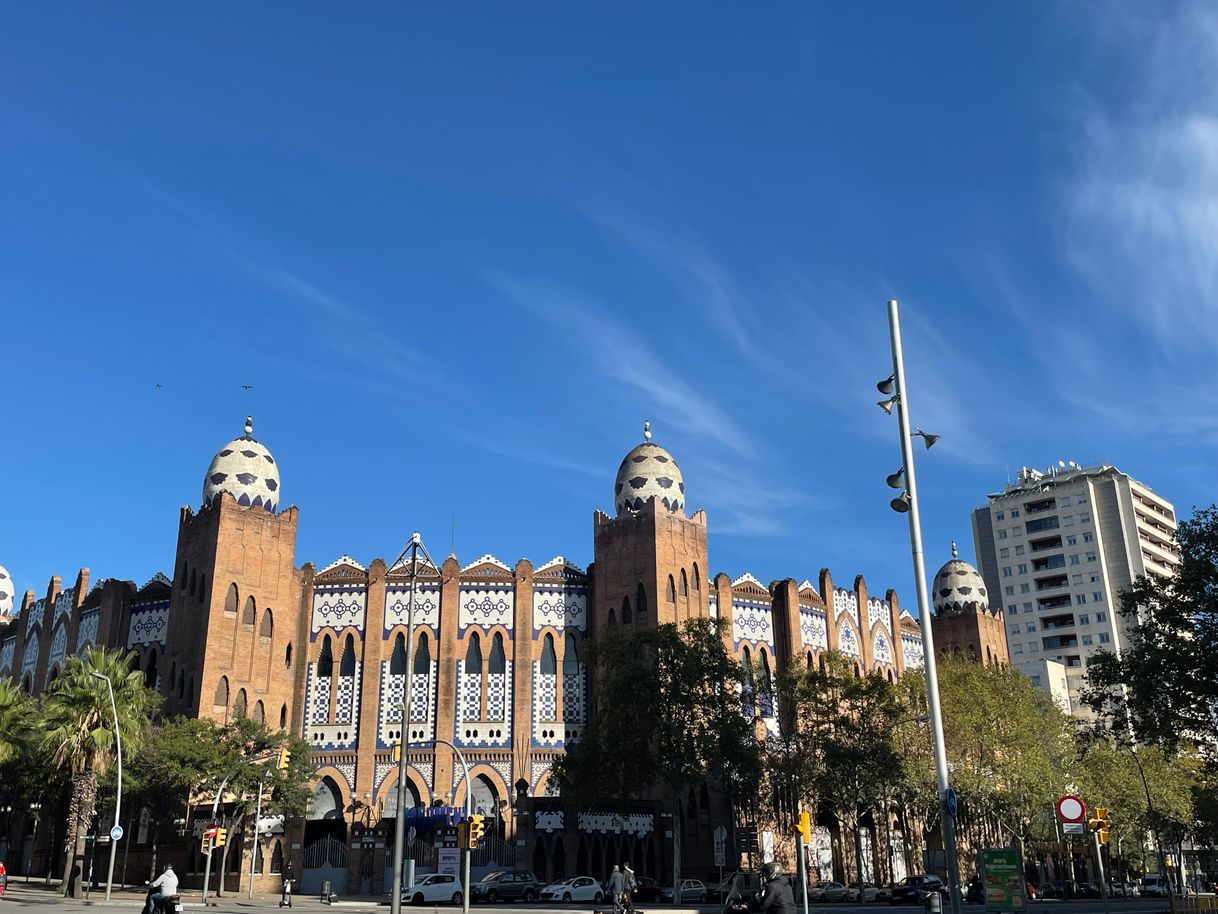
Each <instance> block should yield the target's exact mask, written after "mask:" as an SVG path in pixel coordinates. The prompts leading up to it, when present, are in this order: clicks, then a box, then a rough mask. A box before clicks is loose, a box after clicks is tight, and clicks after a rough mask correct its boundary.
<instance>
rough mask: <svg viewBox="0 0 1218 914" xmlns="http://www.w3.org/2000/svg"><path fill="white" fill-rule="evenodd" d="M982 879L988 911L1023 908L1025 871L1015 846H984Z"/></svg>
mask: <svg viewBox="0 0 1218 914" xmlns="http://www.w3.org/2000/svg"><path fill="white" fill-rule="evenodd" d="M981 879H982V882H983V883H984V884H985V907H986V910H987V911H1020V910H1023V907H1024V903H1023V899H1024V893H1023V872H1022V871H1021V867H1020V865H1019V851H1017V850H1016V849H1015V848H1013V847H988V848H982V851H981Z"/></svg>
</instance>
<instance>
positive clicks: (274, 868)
mask: <svg viewBox="0 0 1218 914" xmlns="http://www.w3.org/2000/svg"><path fill="white" fill-rule="evenodd" d="M282 873H283V842H282V841H276V842H275V849H274V850H273V851H271V875H272V876H279V875H281V874H282Z"/></svg>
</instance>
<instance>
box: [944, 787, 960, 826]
mask: <svg viewBox="0 0 1218 914" xmlns="http://www.w3.org/2000/svg"><path fill="white" fill-rule="evenodd" d="M946 799H947V811H948V812H950V813H951V814H952V818H953V819H954V818H955V817H956V809H957V808H958V806H959V803H958V801H957V799H956V789H955V788H954V787H949V788H947V797H946Z"/></svg>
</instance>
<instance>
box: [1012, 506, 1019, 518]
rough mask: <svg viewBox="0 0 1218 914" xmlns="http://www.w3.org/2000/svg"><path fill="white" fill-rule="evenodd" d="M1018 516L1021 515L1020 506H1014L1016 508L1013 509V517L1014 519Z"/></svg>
mask: <svg viewBox="0 0 1218 914" xmlns="http://www.w3.org/2000/svg"><path fill="white" fill-rule="evenodd" d="M1016 517H1019V509H1018V508H1014V509H1013V510H1012V511H1011V519H1012V520H1013V519H1015V518H1016Z"/></svg>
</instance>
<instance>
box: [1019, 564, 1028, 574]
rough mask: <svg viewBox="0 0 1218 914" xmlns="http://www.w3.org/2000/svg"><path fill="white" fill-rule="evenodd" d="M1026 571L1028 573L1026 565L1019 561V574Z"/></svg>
mask: <svg viewBox="0 0 1218 914" xmlns="http://www.w3.org/2000/svg"><path fill="white" fill-rule="evenodd" d="M1027 573H1028V566H1027V565H1025V564H1023V563H1022V562H1021V563H1020V565H1019V574H1027Z"/></svg>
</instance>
